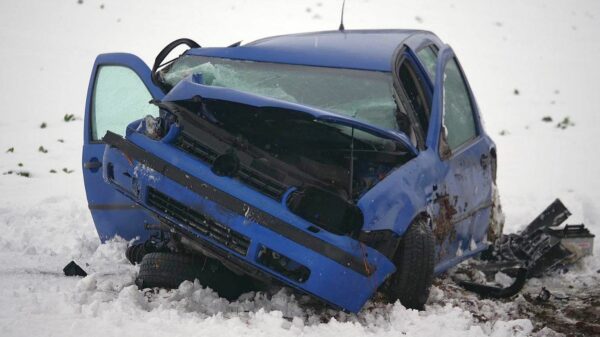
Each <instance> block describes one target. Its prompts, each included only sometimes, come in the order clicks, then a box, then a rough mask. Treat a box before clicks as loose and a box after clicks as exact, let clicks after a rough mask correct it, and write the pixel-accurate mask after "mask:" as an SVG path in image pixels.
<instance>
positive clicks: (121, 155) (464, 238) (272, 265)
mask: <svg viewBox="0 0 600 337" xmlns="http://www.w3.org/2000/svg"><path fill="white" fill-rule="evenodd" d="M180 44H187V45H188V46H189V47H191V48H190V49H188V50H187V51H185V52H184V53H183V54H182V55H181V56H179V57H177V58H175V59H174V60H172V61H171V62H167V64H166V65H162V64H161V63H162V62H163V60H164V59H165V57H166V56H167V54H169V52H170V51H171V50H172V49H173V48H174V47H176V46H178V45H180ZM495 153H496V151H495V146H494V143H493V142H492V140H491V139H490V138H489V137H488V135H487V134H486V133H485V131H484V129H483V127H482V124H481V120H480V117H479V110H478V108H477V104H476V103H475V99H474V97H473V95H472V93H471V90H470V88H469V85H468V82H467V80H466V78H465V77H464V74H463V72H462V69H461V67H460V65H459V62H458V60H457V58H456V56H455V55H454V53H453V51H452V49H451V48H450V47H449V46H447V45H444V44H443V43H442V42H441V41H440V40H439V39H438V38H437V37H436V36H435V35H434V34H432V33H430V32H425V31H410V30H357V31H350V30H346V31H329V32H317V33H306V34H296V35H285V36H278V37H271V38H266V39H262V40H259V41H255V42H252V43H248V44H245V45H240V44H234V45H232V46H230V47H224V48H201V47H200V46H199V45H197V44H196V43H195V42H193V41H191V40H187V39H182V40H178V41H175V42H173V43H172V44H170V45H169V46H167V47H166V48H165V49H164V50H163V51H162V52H161V53H160V54H159V56H158V57H157V59H156V61H155V65H154V67H153V69H152V70H150V68H149V67H148V66H147V65H146V64H144V62H143V61H141V60H140V59H139V58H138V57H136V56H134V55H131V54H103V55H99V56H98V58H97V59H96V62H95V64H94V68H93V71H92V76H91V79H90V84H89V89H88V96H87V103H86V117H85V130H84V148H83V166H84V180H85V186H86V191H87V197H88V204H89V208H90V210H91V212H92V216H93V219H94V222H95V225H96V228H97V231H98V234H99V236H100V238H101V239H102V240H106V239H109V238H111V237H114V236H115V235H119V236H121V237H123V238H126V239H132V238H136V237H137V238H138V239H139V240H141V241H142V242H143V241H144V240H147V239H148V238H149V237H150V235H151V233H152V232H153V231H154V230H157V229H158V230H160V231H161V232H163V233H168V234H167V236H169V238H170V240H172V241H175V246H176V247H179V249H180V250H183V251H186V252H194V254H200V255H202V256H208V257H210V258H211V259H216V260H218V261H219V262H220V263H222V264H223V265H224V266H225V267H226V268H227V269H229V270H231V271H233V272H234V273H236V274H244V275H248V276H251V277H253V278H256V279H260V280H263V281H275V282H280V283H283V284H285V285H287V286H290V287H293V288H295V289H297V290H300V291H302V292H305V293H309V294H311V295H313V296H315V297H317V298H319V299H321V300H323V301H325V302H327V303H329V304H331V305H334V306H337V307H341V308H343V309H345V310H349V311H354V312H356V311H359V310H360V308H361V307H362V306H363V305H364V303H365V302H366V301H367V300H368V299H369V298H371V297H372V296H373V294H374V293H375V291H377V290H382V291H383V292H384V293H386V294H387V295H389V296H390V297H391V298H392V299H400V300H401V301H402V303H403V304H405V305H407V306H410V307H417V308H418V307H421V306H422V305H423V304H424V302H425V300H426V298H427V294H428V291H429V287H430V284H431V278H432V276H433V275H435V274H439V273H441V272H443V271H445V270H446V269H448V268H449V267H451V266H454V265H456V264H457V263H459V262H460V261H462V260H464V259H466V258H468V257H471V256H474V255H475V254H477V253H479V252H481V251H482V250H483V249H485V248H486V247H487V246H488V244H489V242H490V240H493V239H494V238H496V237H498V236H499V234H500V232H501V230H502V228H501V224H500V223H496V222H494V221H491V219H492V220H493V214H494V212H492V210H493V207H494V203H493V195H494V176H495Z"/></svg>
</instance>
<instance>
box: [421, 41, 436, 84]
mask: <svg viewBox="0 0 600 337" xmlns="http://www.w3.org/2000/svg"><path fill="white" fill-rule="evenodd" d="M417 57H418V58H419V61H421V63H422V64H423V67H425V71H427V75H429V78H430V79H431V82H435V65H436V62H437V51H436V50H435V49H434V48H433V47H432V46H429V47H425V48H423V49H421V50H419V51H418V52H417Z"/></svg>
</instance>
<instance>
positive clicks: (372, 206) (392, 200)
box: [358, 150, 443, 236]
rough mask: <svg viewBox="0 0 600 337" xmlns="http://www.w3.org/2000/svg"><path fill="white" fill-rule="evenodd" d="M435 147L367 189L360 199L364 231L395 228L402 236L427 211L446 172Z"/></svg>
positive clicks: (396, 232)
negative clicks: (439, 162) (438, 159)
mask: <svg viewBox="0 0 600 337" xmlns="http://www.w3.org/2000/svg"><path fill="white" fill-rule="evenodd" d="M436 163H438V162H437V161H436V157H435V154H434V153H433V151H429V150H426V151H422V152H420V153H419V155H418V156H417V157H415V158H413V159H412V160H410V161H408V162H407V163H405V164H404V165H402V166H400V167H399V168H397V169H396V170H394V171H393V172H391V173H390V174H389V175H388V176H387V177H385V178H384V179H383V180H382V181H380V182H379V183H378V184H377V185H375V186H374V187H373V188H372V189H370V190H369V191H368V192H366V193H365V194H364V195H363V197H362V198H361V199H360V200H359V201H358V206H359V207H360V209H361V210H362V212H363V216H364V224H363V228H362V230H363V231H364V232H370V231H378V230H391V231H392V232H394V233H395V234H397V235H399V236H402V235H403V234H404V232H405V231H406V230H407V229H408V226H410V224H411V223H412V221H413V220H414V219H415V218H416V217H418V216H420V215H422V214H424V213H425V214H427V205H428V203H429V200H430V199H431V195H432V194H433V191H434V190H433V189H434V185H435V183H436V181H438V180H439V177H440V176H442V175H443V167H442V166H441V165H437V164H436Z"/></svg>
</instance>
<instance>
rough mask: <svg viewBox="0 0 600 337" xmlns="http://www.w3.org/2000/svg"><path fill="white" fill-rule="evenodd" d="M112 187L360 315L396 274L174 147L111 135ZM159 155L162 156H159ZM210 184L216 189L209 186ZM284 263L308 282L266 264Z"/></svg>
mask: <svg viewBox="0 0 600 337" xmlns="http://www.w3.org/2000/svg"><path fill="white" fill-rule="evenodd" d="M104 140H105V141H106V143H107V144H108V145H109V146H107V148H106V150H105V153H104V158H103V170H104V177H105V179H106V180H107V181H108V182H109V183H111V184H112V185H114V186H115V187H116V188H117V189H118V190H120V191H122V192H123V193H124V194H125V195H127V196H129V197H130V198H132V199H133V200H134V201H136V202H137V203H139V204H140V205H142V206H143V207H145V208H147V209H149V210H150V211H152V212H153V213H154V214H156V215H158V216H159V217H160V218H162V219H164V220H165V222H167V223H168V224H170V225H171V226H173V227H176V229H177V230H178V231H182V232H184V233H186V234H187V235H188V236H189V237H191V238H192V239H193V240H195V241H196V242H198V244H200V245H202V246H204V247H207V248H208V249H209V250H213V251H215V252H217V254H216V255H218V256H221V257H222V258H227V259H228V260H230V261H232V262H233V263H234V264H236V265H238V266H240V267H241V269H243V270H248V271H249V272H248V274H250V275H252V274H258V273H260V274H266V275H269V276H270V277H272V278H274V279H277V280H279V281H281V282H283V283H285V284H287V285H289V286H291V287H293V288H296V289H298V290H301V291H303V292H306V293H309V294H311V295H313V296H315V297H318V298H320V299H322V300H324V301H326V302H328V303H330V304H332V305H334V306H338V307H341V308H343V309H345V310H348V311H352V312H357V311H359V310H360V308H361V307H362V306H363V305H364V303H365V302H366V301H367V300H368V299H369V298H370V297H371V296H372V295H373V293H374V292H375V291H376V290H377V288H378V287H379V286H380V285H381V283H382V282H383V281H385V279H386V278H387V277H388V276H389V275H390V274H391V273H392V272H394V270H395V267H394V266H393V264H392V263H391V262H390V261H389V260H388V259H387V258H386V257H385V256H383V255H382V254H381V253H379V252H378V251H376V250H374V249H372V248H370V247H368V246H366V245H364V244H363V243H360V242H359V241H356V240H354V239H352V238H350V237H347V236H339V235H335V234H332V233H328V232H326V231H323V230H318V229H317V231H316V232H315V228H316V227H315V226H314V225H313V224H311V223H309V222H307V221H305V220H304V219H302V218H300V217H298V216H296V215H294V214H293V213H291V212H290V211H288V210H287V207H286V206H285V203H279V202H277V201H275V200H273V199H271V198H268V197H266V196H264V195H262V194H261V193H258V192H256V191H254V190H252V189H250V188H248V187H247V186H245V185H243V184H241V183H240V182H238V181H236V180H233V179H230V178H227V177H219V176H216V175H214V174H213V173H212V172H211V170H210V168H208V167H207V166H206V165H204V164H203V163H201V162H199V161H197V160H195V159H194V158H193V157H191V156H189V155H187V154H186V153H184V152H182V151H180V150H178V149H176V148H175V147H173V146H171V145H169V144H165V143H162V142H159V141H153V140H151V139H149V138H147V137H145V136H143V135H141V134H137V133H132V134H130V135H129V136H128V139H123V138H122V137H120V136H118V135H115V134H112V133H107V136H106V137H105V138H104ZM157 154H159V155H160V156H158V155H157ZM208 182H210V183H208ZM265 251H268V252H271V253H272V252H276V253H277V254H278V255H282V256H285V258H286V259H287V260H286V261H288V262H290V264H291V265H294V266H296V267H297V266H300V267H304V268H306V269H307V270H308V274H306V273H304V274H303V275H306V277H305V276H298V275H297V274H293V273H288V272H286V271H285V270H283V269H281V268H277V267H276V266H274V265H273V264H272V263H265V261H264V252H265Z"/></svg>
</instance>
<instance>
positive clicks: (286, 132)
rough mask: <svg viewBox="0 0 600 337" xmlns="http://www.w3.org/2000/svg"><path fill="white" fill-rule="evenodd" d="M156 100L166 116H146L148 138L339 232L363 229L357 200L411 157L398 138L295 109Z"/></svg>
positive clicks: (312, 220)
mask: <svg viewBox="0 0 600 337" xmlns="http://www.w3.org/2000/svg"><path fill="white" fill-rule="evenodd" d="M154 103H155V104H156V105H158V106H159V107H160V108H161V116H160V117H158V118H156V119H154V118H152V117H150V116H148V117H147V118H146V119H145V120H144V123H143V125H144V128H143V129H144V131H143V132H144V133H145V134H146V135H147V136H149V137H151V138H153V139H162V138H167V139H168V140H167V139H166V140H165V141H168V142H172V143H173V144H174V145H175V146H177V147H178V148H179V149H181V150H183V151H184V152H187V153H188V154H190V155H192V156H194V157H196V158H198V159H200V160H201V161H203V162H204V163H206V164H207V165H209V166H211V169H212V171H213V173H215V174H216V175H219V176H227V177H232V178H235V179H237V180H239V181H240V182H242V183H244V184H246V185H247V186H249V187H251V188H253V189H255V190H258V191H260V192H261V193H263V194H264V195H266V196H268V197H270V198H272V199H275V200H277V201H282V202H285V203H286V205H287V206H288V208H289V209H290V211H292V212H294V213H296V214H297V215H299V216H301V217H303V218H304V219H306V220H308V221H310V222H312V223H314V224H316V225H318V226H319V227H321V228H323V229H325V230H327V231H330V232H332V233H336V234H358V230H360V228H361V227H362V223H363V219H362V213H361V211H360V209H359V208H358V207H357V206H356V201H357V200H358V199H359V198H360V197H361V196H362V195H363V194H364V193H365V192H366V191H368V190H369V189H370V188H372V187H373V186H374V185H375V184H377V183H378V182H379V181H380V180H382V179H383V178H385V177H386V176H387V175H388V174H389V173H390V171H391V170H392V169H394V168H396V167H398V166H401V165H402V164H404V163H405V162H407V161H408V160H410V159H412V158H413V156H414V155H413V154H412V153H411V152H410V151H408V150H407V149H406V148H405V146H404V145H403V144H401V143H399V142H397V141H394V140H390V139H386V138H382V137H379V136H376V135H373V134H371V133H367V132H365V131H361V130H358V129H355V128H352V127H349V126H344V125H340V124H334V123H329V122H322V121H318V120H315V119H313V118H312V117H311V116H308V115H307V114H305V113H302V112H299V111H294V110H290V109H283V108H274V107H261V108H257V107H254V106H251V105H246V104H241V103H235V102H230V101H224V100H214V99H203V98H201V97H199V96H195V97H194V98H193V99H189V100H183V101H175V102H154ZM171 138H172V139H171ZM316 230H318V229H316Z"/></svg>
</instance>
